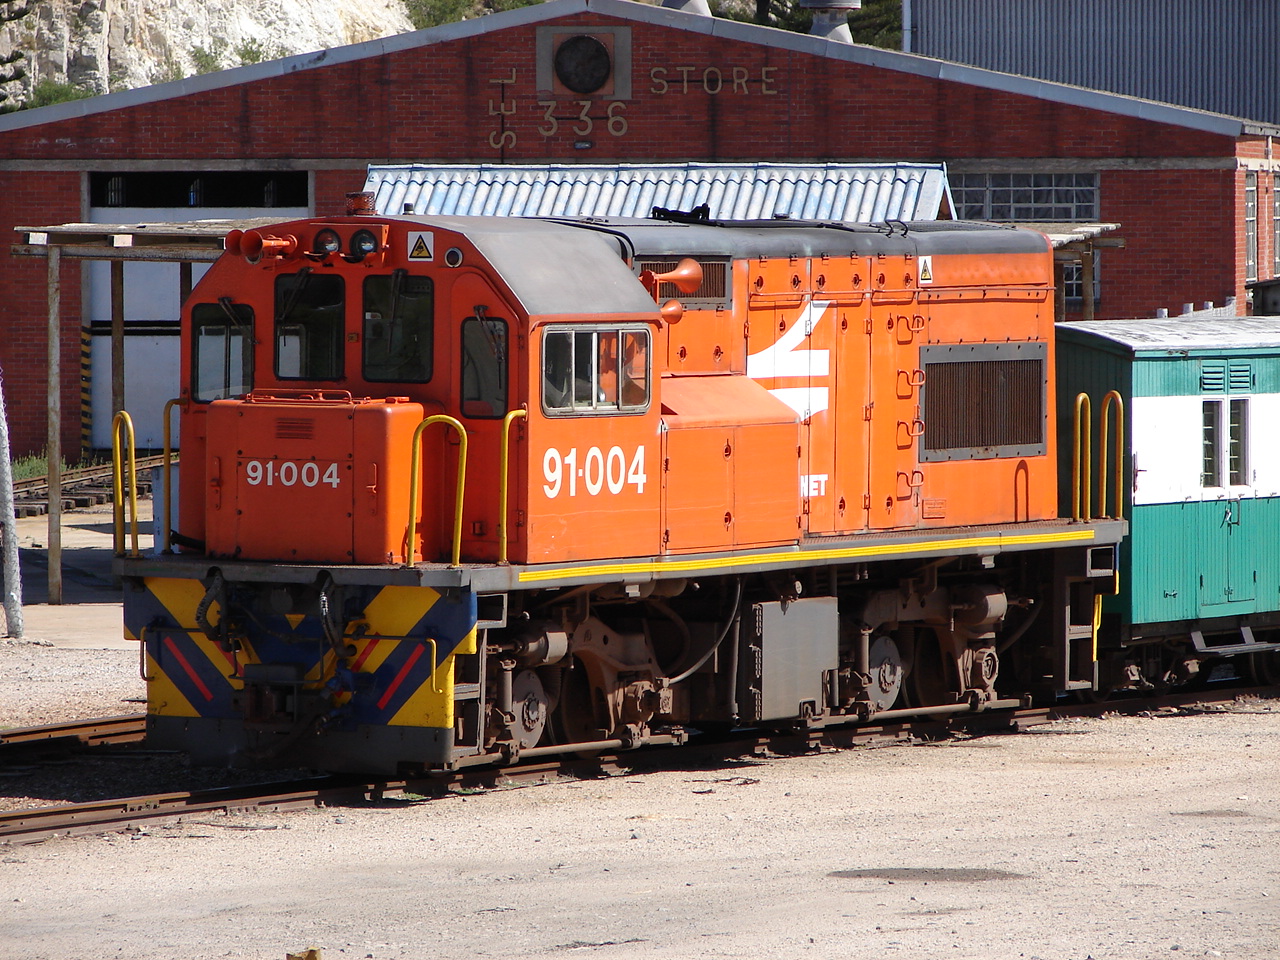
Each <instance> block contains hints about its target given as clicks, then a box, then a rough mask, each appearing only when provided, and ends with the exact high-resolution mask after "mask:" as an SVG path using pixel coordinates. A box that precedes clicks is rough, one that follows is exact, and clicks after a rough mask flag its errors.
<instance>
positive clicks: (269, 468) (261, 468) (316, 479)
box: [244, 460, 340, 490]
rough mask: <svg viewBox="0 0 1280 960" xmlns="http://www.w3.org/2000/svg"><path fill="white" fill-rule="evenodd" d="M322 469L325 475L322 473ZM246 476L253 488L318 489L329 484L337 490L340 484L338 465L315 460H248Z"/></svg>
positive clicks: (245, 464)
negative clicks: (259, 486)
mask: <svg viewBox="0 0 1280 960" xmlns="http://www.w3.org/2000/svg"><path fill="white" fill-rule="evenodd" d="M322 469H323V470H324V473H321V472H320V471H321V470H322ZM244 475H245V479H246V480H248V481H249V486H251V487H256V486H258V485H259V484H261V485H262V486H266V487H295V486H298V485H299V484H301V485H302V486H304V487H316V486H319V485H320V484H322V483H327V484H328V485H329V486H331V487H333V488H334V489H335V490H336V489H337V488H338V484H339V482H340V481H339V479H338V465H337V464H336V463H330V464H328V465H325V464H321V463H317V462H316V461H314V460H298V461H295V460H246V461H245V463H244Z"/></svg>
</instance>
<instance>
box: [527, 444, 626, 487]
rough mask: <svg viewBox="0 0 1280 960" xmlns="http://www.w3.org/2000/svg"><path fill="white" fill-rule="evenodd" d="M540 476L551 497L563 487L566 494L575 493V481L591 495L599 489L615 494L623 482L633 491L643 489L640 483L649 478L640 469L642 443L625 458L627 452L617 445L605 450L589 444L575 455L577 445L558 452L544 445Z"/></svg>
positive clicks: (623, 485)
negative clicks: (632, 488)
mask: <svg viewBox="0 0 1280 960" xmlns="http://www.w3.org/2000/svg"><path fill="white" fill-rule="evenodd" d="M542 477H543V479H544V480H546V483H544V484H543V485H542V490H543V492H544V493H545V494H546V495H547V496H548V497H550V498H551V499H553V500H554V499H555V498H556V497H558V496H560V492H561V491H562V490H565V489H566V488H567V489H568V491H569V496H571V497H576V496H577V495H578V481H579V480H581V481H582V486H583V487H584V488H585V489H586V491H587V493H589V494H590V495H591V496H593V497H594V496H596V495H597V494H599V493H600V492H601V491H602V490H605V489H607V490H608V491H609V492H610V493H613V494H618V493H621V492H622V488H623V487H625V486H626V485H627V484H631V485H632V486H634V487H635V488H636V493H644V485H645V484H646V483H647V482H648V480H649V478H648V477H647V476H646V475H645V472H644V447H643V446H639V447H636V450H635V453H633V454H632V455H631V460H630V462H628V460H627V455H626V453H625V452H624V451H623V449H622V448H621V447H610V448H609V450H608V452H607V453H606V452H605V451H603V450H601V449H600V448H599V447H591V448H590V449H589V450H587V452H586V453H585V454H583V455H581V456H579V453H578V448H577V447H573V448H571V449H570V450H569V452H568V453H566V454H564V455H563V456H561V454H560V451H559V450H557V449H556V448H555V447H548V448H547V452H546V453H544V454H543V455H542Z"/></svg>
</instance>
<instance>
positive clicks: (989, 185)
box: [950, 173, 1098, 223]
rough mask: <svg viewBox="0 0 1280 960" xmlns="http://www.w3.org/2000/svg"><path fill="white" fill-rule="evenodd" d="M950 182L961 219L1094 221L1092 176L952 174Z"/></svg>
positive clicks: (1095, 203)
mask: <svg viewBox="0 0 1280 960" xmlns="http://www.w3.org/2000/svg"><path fill="white" fill-rule="evenodd" d="M950 180H951V196H952V198H953V199H954V201H955V204H956V210H957V212H958V213H959V215H960V217H961V218H962V219H964V220H1000V221H1018V220H1023V221H1037V220H1040V221H1046V220H1047V221H1075V222H1078V223H1088V222H1090V221H1093V220H1097V219H1098V175H1097V174H1096V173H954V174H952V175H951V177H950Z"/></svg>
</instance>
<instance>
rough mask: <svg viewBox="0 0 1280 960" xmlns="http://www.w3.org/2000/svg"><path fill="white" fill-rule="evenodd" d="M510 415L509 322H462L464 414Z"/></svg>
mask: <svg viewBox="0 0 1280 960" xmlns="http://www.w3.org/2000/svg"><path fill="white" fill-rule="evenodd" d="M506 413H507V321H505V320H495V319H493V318H491V317H467V319H465V320H463V321H462V414H463V416H466V417H476V418H491V417H502V416H505V415H506Z"/></svg>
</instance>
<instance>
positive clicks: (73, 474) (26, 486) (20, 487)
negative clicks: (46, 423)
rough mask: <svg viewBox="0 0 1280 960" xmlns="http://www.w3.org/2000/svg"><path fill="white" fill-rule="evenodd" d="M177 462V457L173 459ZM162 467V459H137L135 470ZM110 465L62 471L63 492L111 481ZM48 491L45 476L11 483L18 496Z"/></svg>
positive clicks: (47, 480) (47, 479)
mask: <svg viewBox="0 0 1280 960" xmlns="http://www.w3.org/2000/svg"><path fill="white" fill-rule="evenodd" d="M173 459H174V462H177V457H174V458H173ZM163 465H164V457H163V456H157V457H138V459H137V468H138V469H139V470H146V469H150V468H151V467H160V466H163ZM112 469H113V467H112V464H110V463H104V464H97V465H94V466H91V467H75V468H74V469H70V470H64V471H62V489H63V490H64V491H65V490H66V489H67V488H68V487H74V486H80V485H82V484H86V483H97V482H99V481H102V480H107V481H109V480H111V477H112ZM48 489H49V478H48V477H47V476H41V477H28V478H27V479H25V480H15V481H14V482H13V492H14V494H15V495H18V496H32V495H34V494H37V493H42V492H47V491H48Z"/></svg>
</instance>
